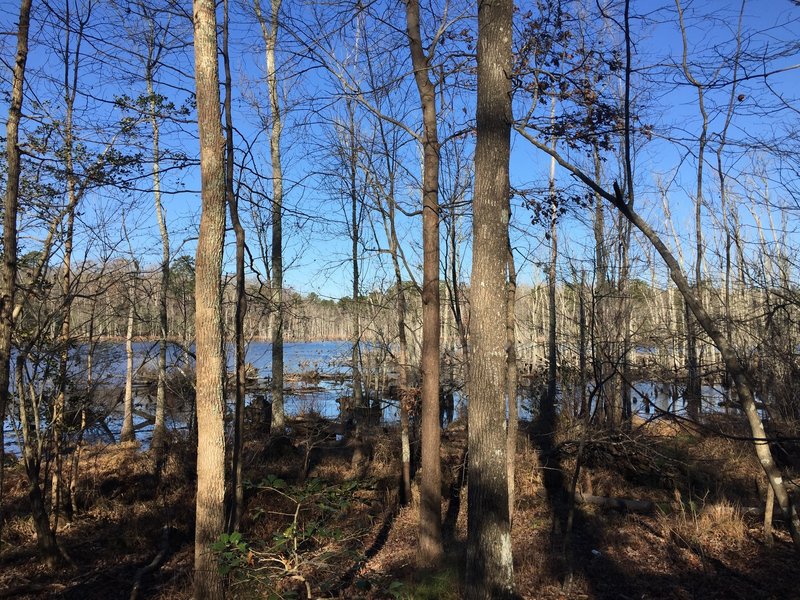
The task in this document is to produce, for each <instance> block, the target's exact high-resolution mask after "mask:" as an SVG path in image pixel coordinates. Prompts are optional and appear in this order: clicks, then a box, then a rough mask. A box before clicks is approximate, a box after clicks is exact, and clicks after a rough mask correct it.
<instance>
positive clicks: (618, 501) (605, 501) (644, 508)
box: [575, 492, 656, 514]
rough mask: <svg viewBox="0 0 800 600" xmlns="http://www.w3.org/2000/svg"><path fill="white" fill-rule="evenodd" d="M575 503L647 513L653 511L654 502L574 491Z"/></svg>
mask: <svg viewBox="0 0 800 600" xmlns="http://www.w3.org/2000/svg"><path fill="white" fill-rule="evenodd" d="M575 502H576V503H577V504H591V505H593V506H600V507H601V508H610V509H614V510H621V511H625V512H632V513H640V514H648V513H651V512H653V510H654V509H655V506H656V505H655V504H654V503H653V502H650V501H649V500H631V499H629V498H612V497H607V496H592V495H589V494H584V493H582V492H575Z"/></svg>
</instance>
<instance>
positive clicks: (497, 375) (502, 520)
mask: <svg viewBox="0 0 800 600" xmlns="http://www.w3.org/2000/svg"><path fill="white" fill-rule="evenodd" d="M512 13H513V2H511V1H510V0H502V1H501V0H498V1H496V2H491V3H489V2H481V3H480V4H479V6H478V96H477V113H476V115H477V141H476V145H475V193H474V198H473V215H474V216H473V250H472V299H471V300H472V312H471V319H470V324H471V328H472V353H471V358H472V369H471V371H470V373H471V380H470V402H469V433H468V453H469V464H468V469H469V471H468V473H469V487H468V501H467V505H468V511H469V512H468V516H467V569H466V586H465V587H466V594H465V597H466V598H468V599H470V600H472V599H479V598H480V599H483V598H487V599H488V598H504V597H512V596H513V593H514V570H513V560H512V552H511V524H510V519H509V497H508V493H509V487H508V470H507V469H508V466H507V462H506V444H507V438H506V431H505V425H506V422H505V421H506V420H505V411H506V402H505V401H504V395H505V394H503V393H502V392H501V393H498V390H506V389H507V387H506V386H507V381H506V379H507V369H508V367H507V363H506V360H507V356H506V344H507V342H508V338H507V333H506V331H505V330H504V329H505V328H504V324H505V323H506V322H507V313H506V302H507V300H506V293H505V289H506V286H505V283H506V282H505V276H504V272H505V270H506V266H507V264H508V221H509V207H508V195H509V179H508V177H509V176H508V169H509V166H508V163H509V156H510V151H511V143H510V139H511V120H512V114H511V79H510V74H511V38H512V27H511V23H512Z"/></svg>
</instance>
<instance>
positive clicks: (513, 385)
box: [506, 202, 519, 527]
mask: <svg viewBox="0 0 800 600" xmlns="http://www.w3.org/2000/svg"><path fill="white" fill-rule="evenodd" d="M508 215H509V218H510V217H511V207H510V202H509V208H508ZM507 268H508V288H507V290H506V348H508V350H507V351H506V371H507V372H506V387H507V388H508V391H507V392H506V395H507V397H508V398H507V400H508V402H507V405H508V406H507V410H508V428H507V432H506V464H507V465H508V475H507V476H508V521H509V527H510V526H511V524H513V523H514V497H515V494H516V491H515V481H514V475H515V473H516V459H517V431H518V430H519V411H518V409H517V390H518V388H519V377H518V371H517V335H516V328H517V316H516V306H517V269H516V267H515V265H514V250H513V248H512V247H511V241H510V240H509V242H508V258H507Z"/></svg>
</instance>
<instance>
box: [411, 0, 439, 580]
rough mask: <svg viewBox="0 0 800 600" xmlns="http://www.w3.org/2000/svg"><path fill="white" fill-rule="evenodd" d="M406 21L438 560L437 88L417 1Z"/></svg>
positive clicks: (425, 549) (429, 521)
mask: <svg viewBox="0 0 800 600" xmlns="http://www.w3.org/2000/svg"><path fill="white" fill-rule="evenodd" d="M406 26H407V30H408V44H409V48H410V51H411V62H412V65H413V67H414V79H415V81H416V84H417V92H418V93H419V98H420V104H421V106H422V121H423V136H422V137H423V141H422V149H423V167H422V169H423V172H422V247H423V274H422V359H421V363H422V424H421V425H422V431H421V438H422V443H421V446H422V461H421V462H422V481H421V483H420V511H419V549H418V557H417V558H418V562H419V564H420V565H423V566H433V565H436V564H437V563H438V562H439V560H440V559H441V557H442V553H443V548H442V466H441V460H440V456H439V445H440V439H441V431H440V419H439V338H440V335H441V333H440V314H439V306H440V300H439V298H440V293H439V136H438V132H437V124H436V118H437V117H436V90H435V89H434V86H433V83H432V82H431V80H430V77H429V74H428V70H429V68H430V66H429V59H430V57H427V56H426V55H425V51H424V49H423V45H422V35H421V33H420V22H419V1H418V0H408V2H407V3H406Z"/></svg>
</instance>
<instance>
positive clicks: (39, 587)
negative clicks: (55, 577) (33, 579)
mask: <svg viewBox="0 0 800 600" xmlns="http://www.w3.org/2000/svg"><path fill="white" fill-rule="evenodd" d="M66 587H67V586H65V585H64V584H62V583H22V584H19V585H15V586H12V587H9V588H5V589H2V590H0V598H11V597H13V596H21V595H23V594H41V593H46V594H52V593H57V592H62V591H64V590H65V589H66Z"/></svg>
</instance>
